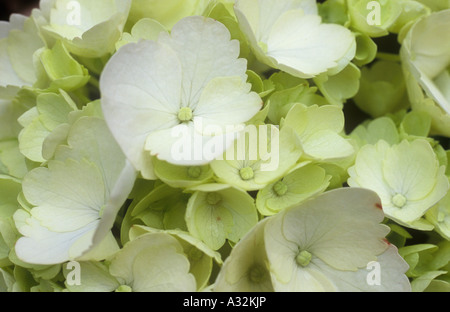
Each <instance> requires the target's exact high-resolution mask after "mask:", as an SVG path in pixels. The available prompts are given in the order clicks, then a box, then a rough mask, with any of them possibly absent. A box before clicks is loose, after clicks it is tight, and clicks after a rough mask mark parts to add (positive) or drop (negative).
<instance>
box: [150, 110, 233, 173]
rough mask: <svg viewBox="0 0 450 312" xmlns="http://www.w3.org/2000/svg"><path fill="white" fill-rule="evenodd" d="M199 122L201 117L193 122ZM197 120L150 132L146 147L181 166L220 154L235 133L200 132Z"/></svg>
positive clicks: (202, 161)
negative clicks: (213, 133) (210, 134)
mask: <svg viewBox="0 0 450 312" xmlns="http://www.w3.org/2000/svg"><path fill="white" fill-rule="evenodd" d="M196 122H197V123H201V119H200V120H198V121H196ZM196 122H191V123H189V124H181V125H178V126H176V127H174V128H171V129H167V130H160V131H156V132H153V133H151V134H150V135H149V136H148V138H147V141H146V145H145V149H146V150H148V151H149V152H148V153H150V152H151V154H152V155H154V156H156V157H158V159H161V160H165V161H167V162H169V163H171V164H174V165H180V166H202V165H206V164H208V163H210V162H211V161H213V160H214V159H216V158H218V157H219V156H221V155H223V153H224V152H225V151H226V150H227V149H228V147H229V146H230V145H231V144H232V143H233V142H234V140H235V139H236V138H237V133H233V132H231V133H226V134H223V135H221V134H219V135H216V136H207V135H203V134H202V131H203V129H204V128H203V127H202V126H201V125H199V124H196Z"/></svg>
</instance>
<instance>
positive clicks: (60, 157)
mask: <svg viewBox="0 0 450 312" xmlns="http://www.w3.org/2000/svg"><path fill="white" fill-rule="evenodd" d="M67 143H68V145H67V146H60V147H59V149H58V151H57V152H56V154H55V159H54V160H51V161H49V162H48V167H39V168H36V169H34V170H32V171H30V172H29V173H28V174H27V175H26V176H25V178H24V180H23V193H24V195H25V198H26V200H27V201H28V202H29V203H30V204H31V205H32V206H33V207H32V208H31V209H30V210H28V211H27V210H18V211H17V212H16V213H15V215H14V218H15V221H16V226H17V229H18V230H19V232H20V233H21V234H22V235H23V237H21V238H20V239H19V240H18V241H17V243H16V246H15V251H16V253H17V255H18V257H19V258H20V259H21V260H22V261H24V262H28V263H33V264H57V263H63V262H65V261H68V260H74V259H84V258H83V257H86V260H89V259H96V260H99V259H104V257H106V256H109V255H110V254H111V253H112V252H114V251H116V250H117V248H118V247H117V243H116V241H115V240H114V238H113V237H112V235H111V234H110V230H111V228H112V226H113V223H114V220H115V218H116V214H117V212H118V211H119V209H120V208H121V206H122V204H123V203H124V201H125V200H126V198H127V196H128V194H129V193H130V192H131V188H132V187H133V184H134V180H135V178H136V174H135V171H134V169H133V168H132V166H131V165H130V164H129V163H128V162H127V161H126V159H125V157H124V155H123V154H122V153H121V152H120V149H119V147H118V146H117V145H116V144H115V143H114V140H113V138H112V136H111V135H110V134H109V131H108V129H107V127H106V124H105V123H104V121H103V120H101V119H99V118H96V117H85V118H81V119H80V120H78V121H77V122H76V123H74V125H73V126H72V128H71V131H70V133H69V135H68V138H67ZM94 247H97V248H94ZM92 249H94V251H92V252H90V251H91V250H92Z"/></svg>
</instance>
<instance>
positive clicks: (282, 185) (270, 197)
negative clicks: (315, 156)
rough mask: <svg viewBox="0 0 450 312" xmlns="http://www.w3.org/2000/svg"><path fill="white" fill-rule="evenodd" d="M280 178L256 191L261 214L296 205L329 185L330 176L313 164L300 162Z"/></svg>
mask: <svg viewBox="0 0 450 312" xmlns="http://www.w3.org/2000/svg"><path fill="white" fill-rule="evenodd" d="M298 167H299V168H295V169H293V170H292V171H291V172H289V173H288V174H287V175H286V176H284V177H283V178H282V179H281V180H279V181H276V182H274V183H271V184H269V185H268V186H266V187H265V188H263V189H262V190H260V191H259V192H258V195H257V197H256V207H257V208H258V211H259V212H260V213H261V214H262V215H263V216H271V215H275V214H277V213H278V212H280V211H282V210H284V209H286V208H289V207H292V206H294V205H298V204H299V203H301V202H303V201H305V200H307V199H308V198H311V197H313V196H315V195H317V194H320V193H322V192H323V191H325V190H326V189H327V187H328V186H329V185H330V179H331V176H329V175H327V174H326V172H325V170H324V169H323V168H321V167H319V166H318V165H315V164H300V165H299V166H298Z"/></svg>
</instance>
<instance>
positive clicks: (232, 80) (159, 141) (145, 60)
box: [100, 16, 262, 178]
mask: <svg viewBox="0 0 450 312" xmlns="http://www.w3.org/2000/svg"><path fill="white" fill-rule="evenodd" d="M238 57H239V42H238V41H236V40H230V33H229V31H228V30H227V28H226V27H225V26H224V25H223V24H221V23H219V22H217V21H214V20H213V19H209V18H204V17H200V16H194V17H187V18H185V19H183V20H181V21H180V22H179V23H177V24H176V25H175V26H174V28H173V29H172V31H171V34H170V35H169V34H168V33H165V32H163V33H161V34H160V36H159V39H158V40H157V41H156V42H155V41H140V42H138V43H136V44H134V43H131V44H128V45H126V46H123V47H122V48H120V49H119V51H118V52H117V53H116V54H115V55H114V56H113V57H112V58H111V60H110V61H109V63H108V64H107V65H106V67H105V69H104V71H103V74H102V76H101V79H100V90H101V94H102V108H103V113H104V115H105V119H106V121H107V123H108V125H109V127H110V129H111V131H112V133H113V135H114V137H115V138H116V140H117V142H118V143H119V145H120V146H121V148H122V150H123V151H124V152H125V154H126V155H127V157H128V159H129V160H130V161H131V162H132V164H133V165H134V166H135V168H136V169H138V170H139V171H141V173H142V175H143V176H144V177H146V178H154V174H153V172H152V171H153V170H152V165H151V161H150V156H151V155H153V156H157V157H158V158H159V159H161V160H165V161H167V162H169V163H172V164H175V165H204V164H207V163H209V162H211V161H212V160H214V159H215V158H217V157H218V156H220V155H222V154H223V152H224V151H225V150H226V149H227V148H228V147H229V146H230V145H231V143H232V142H233V141H234V140H235V138H236V135H235V134H233V131H236V129H239V128H240V127H239V126H242V127H243V125H244V123H245V122H246V121H248V120H249V119H251V118H252V117H253V116H254V115H255V114H256V113H257V112H258V111H259V110H260V109H261V106H262V101H261V98H260V97H259V96H258V95H257V94H256V93H254V92H250V89H251V85H250V84H248V83H247V82H246V81H247V75H246V69H247V67H246V60H244V59H239V58H238ZM210 126H211V127H210ZM229 126H231V127H229ZM211 129H214V130H211ZM242 130H243V129H242ZM230 134H231V135H230ZM208 146H209V147H210V148H209V149H208V148H207V147H208ZM212 146H213V147H214V148H211V147H212ZM208 153H209V155H207V154H208Z"/></svg>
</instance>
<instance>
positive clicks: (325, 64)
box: [267, 11, 356, 78]
mask: <svg viewBox="0 0 450 312" xmlns="http://www.w3.org/2000/svg"><path fill="white" fill-rule="evenodd" d="M294 29H295V31H293V30H294ZM355 48H356V46H355V38H354V36H353V35H352V33H351V32H350V31H349V30H348V29H346V28H345V27H342V26H340V25H334V24H322V23H321V18H320V16H318V15H304V14H303V12H302V11H289V12H287V13H285V14H284V15H283V16H281V17H280V19H279V20H278V22H277V23H276V24H275V25H274V26H273V28H272V30H271V33H270V36H269V38H268V41H267V55H268V56H269V57H271V58H273V60H274V61H275V62H276V63H277V64H278V67H279V68H280V69H282V70H284V71H286V72H288V73H290V74H291V75H294V76H297V77H300V78H312V77H314V76H316V75H318V74H320V73H324V72H326V71H327V70H329V69H332V68H335V67H337V66H338V65H340V64H339V62H340V60H341V59H342V58H344V57H345V56H346V55H347V54H348V51H349V50H350V49H353V51H354V52H353V55H352V56H351V57H350V60H351V59H353V57H354V54H355V52H356V50H355ZM350 60H348V61H347V63H348V62H349V61H350ZM340 67H342V66H340ZM344 67H345V66H344Z"/></svg>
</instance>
